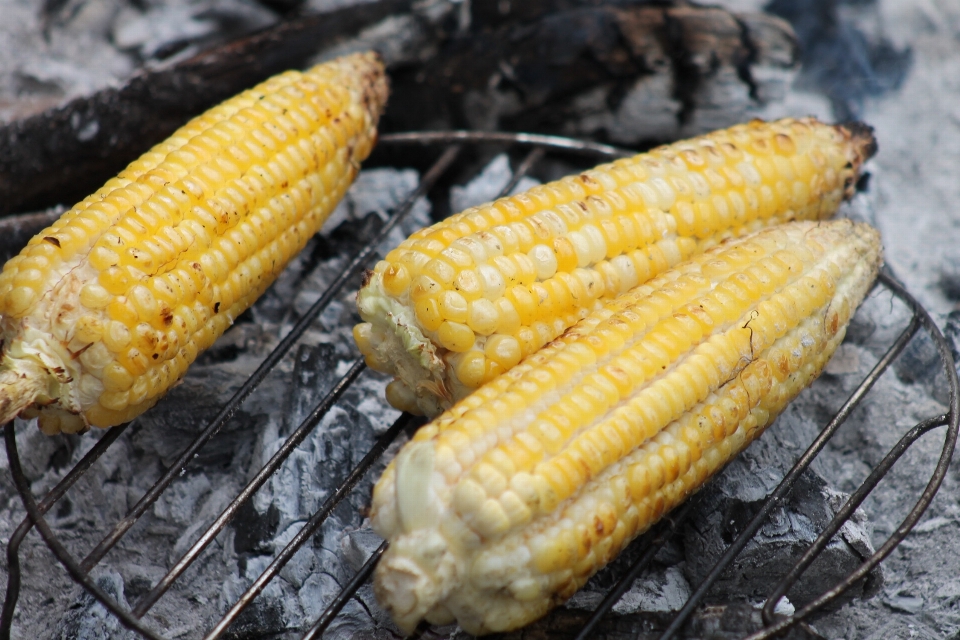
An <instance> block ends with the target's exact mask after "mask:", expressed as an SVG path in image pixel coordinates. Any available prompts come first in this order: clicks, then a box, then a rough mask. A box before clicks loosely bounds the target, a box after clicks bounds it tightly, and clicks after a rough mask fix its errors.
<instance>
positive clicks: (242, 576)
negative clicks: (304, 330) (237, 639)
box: [222, 343, 399, 638]
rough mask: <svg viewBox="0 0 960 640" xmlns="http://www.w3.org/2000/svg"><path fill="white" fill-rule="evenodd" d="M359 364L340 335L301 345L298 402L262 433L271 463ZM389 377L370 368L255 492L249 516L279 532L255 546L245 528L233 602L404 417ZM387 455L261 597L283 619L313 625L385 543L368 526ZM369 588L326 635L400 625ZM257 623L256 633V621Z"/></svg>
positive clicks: (292, 384)
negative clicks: (341, 346) (339, 344)
mask: <svg viewBox="0 0 960 640" xmlns="http://www.w3.org/2000/svg"><path fill="white" fill-rule="evenodd" d="M354 357H355V356H354ZM351 364H352V359H350V360H347V359H343V358H342V357H340V356H338V354H337V351H336V350H335V349H334V348H333V346H332V345H330V344H325V343H321V344H317V345H312V346H309V345H305V346H302V347H300V348H299V350H298V352H297V355H296V357H295V364H294V368H293V372H292V375H291V377H290V380H289V391H288V397H287V399H286V402H285V406H286V407H288V409H287V410H286V411H284V412H283V413H285V414H287V415H283V416H281V415H277V414H274V415H273V416H271V418H270V420H269V421H268V423H267V424H266V425H265V428H264V429H262V431H261V433H260V435H259V442H258V444H257V447H256V450H257V456H258V457H259V459H260V461H261V462H266V461H267V459H269V457H270V456H271V455H273V453H274V452H275V451H276V450H277V448H278V447H279V446H281V444H282V442H283V439H284V437H285V435H286V434H287V433H288V432H289V431H290V430H291V429H293V428H296V426H298V425H299V423H300V422H301V421H302V420H303V419H304V418H305V417H306V416H308V415H309V414H310V413H311V412H312V411H313V409H314V407H315V406H316V405H317V403H318V402H319V401H320V400H321V399H322V398H323V397H324V396H325V395H326V393H327V392H328V391H329V388H330V387H331V386H332V385H333V383H334V382H335V380H336V379H338V378H339V377H340V376H342V375H343V374H344V373H345V372H346V370H347V369H348V368H349V366H350V365H351ZM384 384H385V380H383V379H382V376H379V375H374V374H372V373H370V372H367V373H365V374H364V375H362V376H361V378H360V380H358V381H357V382H356V383H355V384H354V385H352V386H351V387H349V388H348V389H347V391H346V392H345V394H344V395H343V397H342V399H341V400H340V402H339V403H338V404H337V405H336V406H335V407H334V408H333V409H331V410H330V412H329V413H327V414H326V415H325V416H324V418H323V419H322V420H321V421H320V423H319V424H318V425H317V426H316V427H315V428H314V429H313V430H312V431H311V432H310V433H309V434H308V435H307V437H306V439H305V440H304V442H303V443H302V444H301V445H300V446H299V447H298V448H297V449H296V450H295V451H294V452H293V453H292V454H291V455H290V457H289V458H288V459H287V461H286V462H285V463H284V465H283V466H282V467H281V468H280V470H278V471H277V472H276V473H275V474H274V475H273V476H271V478H270V479H269V480H268V482H267V484H266V485H265V486H264V487H263V489H262V490H261V491H260V492H259V493H258V494H257V495H256V496H255V498H254V500H253V501H252V503H251V507H250V509H249V513H248V514H247V516H245V517H249V519H250V521H252V522H254V523H263V522H264V521H269V524H270V525H271V528H272V529H273V532H270V531H267V530H264V529H261V533H260V534H259V535H258V536H257V541H256V545H255V546H254V547H252V548H247V547H250V544H249V541H247V540H246V539H245V538H244V537H243V536H240V535H239V534H235V535H234V539H233V548H234V551H236V552H238V553H240V554H241V558H240V559H241V563H240V565H238V567H239V569H240V571H239V572H238V573H237V574H236V575H234V576H231V577H230V578H229V579H228V581H227V584H226V586H225V588H224V594H223V596H222V605H223V606H224V607H226V606H229V605H230V604H232V603H233V602H234V601H236V599H237V598H239V596H240V594H241V593H242V592H243V590H244V589H246V587H247V586H248V585H249V584H250V583H251V582H252V581H253V580H255V579H256V577H257V576H258V575H259V574H260V573H261V572H262V571H263V570H264V569H265V568H266V566H267V565H268V564H269V562H270V560H271V559H272V554H275V553H277V552H279V550H280V549H282V548H283V547H284V546H285V545H287V544H288V543H289V542H290V541H291V540H292V539H293V537H294V536H295V535H296V534H297V533H298V532H299V531H300V529H301V528H302V526H303V524H304V522H305V520H306V518H308V517H309V515H310V514H312V513H314V512H315V511H316V510H317V509H318V508H319V507H320V506H321V504H322V503H323V502H324V501H325V500H326V499H328V498H329V497H330V496H331V495H332V493H333V491H334V490H335V489H336V488H337V487H338V486H339V485H340V484H341V483H342V482H343V480H344V478H346V476H347V475H348V474H349V473H350V471H351V470H352V469H353V468H354V467H355V466H356V465H357V463H359V461H360V459H361V458H362V457H363V456H364V455H365V453H366V452H367V451H368V450H369V449H370V448H371V447H372V446H373V444H374V441H375V439H376V437H377V435H378V434H379V433H381V432H382V431H383V430H384V429H385V428H386V427H387V426H389V424H392V422H393V421H394V420H395V419H396V417H398V416H399V412H397V411H395V410H393V409H392V408H390V407H389V406H388V405H387V404H386V401H385V400H384V399H383V386H384ZM384 464H385V462H382V461H381V462H380V463H379V464H378V465H377V466H376V468H374V469H372V470H371V471H370V472H369V473H368V474H367V476H366V477H365V478H364V479H363V480H362V481H361V482H360V484H359V486H358V487H357V488H356V489H355V490H354V491H353V492H352V493H351V494H350V496H349V497H348V498H347V499H346V500H345V501H344V502H342V503H341V504H340V505H339V506H338V507H337V508H335V509H334V510H333V512H332V514H331V515H330V517H329V519H328V520H327V521H325V522H324V524H323V525H322V527H321V529H320V531H319V532H318V533H317V534H316V535H315V536H314V537H313V539H312V540H311V541H310V542H309V543H308V544H307V548H306V549H304V550H301V551H300V552H299V553H297V554H296V555H295V556H294V557H293V558H292V559H291V561H290V562H289V563H288V564H287V565H286V566H285V567H284V568H283V569H282V570H281V572H280V575H279V578H278V579H277V580H274V581H273V582H271V583H270V585H269V586H268V587H267V589H266V590H265V591H264V593H263V595H262V596H261V597H260V600H263V601H264V602H266V603H270V606H275V607H277V608H278V610H279V611H280V612H281V614H282V615H281V619H282V625H281V626H282V627H283V628H288V629H289V628H301V627H304V626H309V625H310V624H312V623H313V621H314V620H315V619H316V618H317V617H318V616H319V615H320V613H321V612H322V611H323V609H324V608H325V607H326V606H327V605H328V604H329V603H330V602H331V601H332V600H333V598H335V597H336V595H337V593H338V592H339V591H340V589H341V588H342V587H343V586H344V585H345V584H346V583H347V581H349V580H350V578H352V576H353V574H354V573H355V571H356V567H357V563H360V564H362V562H364V561H365V560H366V557H367V556H368V554H369V553H370V552H371V551H372V550H371V549H370V546H371V545H378V544H379V542H376V541H375V540H374V539H369V536H370V535H371V534H372V532H370V531H369V529H365V528H361V527H362V525H363V524H364V521H363V515H362V514H363V513H364V512H365V510H366V507H367V506H368V503H369V495H370V492H371V490H372V484H373V481H374V480H375V479H376V477H377V476H378V474H379V472H380V471H381V470H382V468H383V466H384ZM361 532H362V533H361ZM374 538H375V536H374ZM238 543H239V544H238ZM375 548H376V546H373V549H375ZM263 554H266V555H263ZM364 593H365V596H364V595H362V594H361V595H360V596H358V597H359V598H360V599H356V598H355V599H353V600H351V602H350V603H348V604H347V606H346V607H345V609H344V611H343V613H342V614H341V615H340V616H339V617H338V618H337V620H336V622H335V624H334V625H333V626H332V627H331V629H330V630H329V631H328V632H327V634H326V635H325V637H337V638H339V637H343V638H347V637H355V636H356V634H358V633H361V632H364V633H365V632H371V630H374V631H376V630H378V629H380V630H381V631H376V632H377V633H381V632H382V633H387V632H386V631H382V629H384V628H387V629H392V628H393V627H392V626H390V623H389V620H388V618H387V616H386V615H385V614H384V613H383V612H382V611H380V610H379V608H377V607H376V604H375V599H374V598H373V596H372V593H366V592H364ZM364 598H365V599H364ZM268 622H271V624H273V621H268ZM250 624H253V623H250ZM384 625H387V626H386V627H384ZM248 628H249V629H250V632H251V633H252V632H253V629H254V627H252V626H249V627H248ZM256 632H257V633H261V634H265V633H274V632H276V628H274V627H272V626H269V625H267V626H263V627H260V628H258V629H257V631H256ZM387 635H389V634H387ZM385 637H386V636H385Z"/></svg>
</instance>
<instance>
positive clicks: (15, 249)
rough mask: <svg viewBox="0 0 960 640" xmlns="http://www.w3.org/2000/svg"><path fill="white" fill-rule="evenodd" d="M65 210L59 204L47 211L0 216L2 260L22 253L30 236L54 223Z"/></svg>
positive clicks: (0, 259)
mask: <svg viewBox="0 0 960 640" xmlns="http://www.w3.org/2000/svg"><path fill="white" fill-rule="evenodd" d="M65 210H66V207H64V206H62V205H58V206H56V207H51V208H50V209H48V210H46V211H38V212H36V213H24V214H20V215H15V216H7V217H4V218H0V262H4V263H5V262H6V261H7V260H9V259H10V258H12V257H13V256H15V255H17V254H18V253H20V250H21V249H23V248H24V247H25V246H27V242H28V241H29V240H30V238H32V237H33V236H35V235H37V233H39V232H40V231H42V230H43V229H46V228H47V227H49V226H50V225H51V224H53V223H54V222H55V221H56V220H57V218H59V217H60V216H61V215H62V214H63V212H64V211H65Z"/></svg>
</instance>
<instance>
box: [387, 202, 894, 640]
mask: <svg viewBox="0 0 960 640" xmlns="http://www.w3.org/2000/svg"><path fill="white" fill-rule="evenodd" d="M689 189H690V190H691V192H694V191H696V189H697V185H696V184H694V183H691V185H689ZM787 256H790V257H791V258H792V259H787ZM879 263H880V242H879V235H878V234H877V233H876V231H874V230H873V229H871V228H870V227H869V226H868V225H865V224H856V223H853V222H851V221H849V220H838V221H835V222H822V223H817V222H810V221H806V222H792V223H788V224H785V225H779V226H774V227H771V228H767V229H765V230H762V231H760V232H758V233H756V234H754V235H749V236H746V237H744V238H741V239H739V240H736V241H733V242H730V243H725V244H721V245H719V246H716V247H714V248H712V249H709V250H707V251H706V252H705V253H702V254H699V255H697V256H694V257H693V258H692V259H691V260H689V261H687V262H684V263H682V264H680V265H678V266H676V267H675V268H674V269H672V270H670V271H667V272H666V273H664V274H662V275H660V276H658V277H656V278H654V279H653V280H651V281H650V282H649V283H647V284H646V285H641V286H639V287H637V288H635V289H633V290H631V291H629V292H627V293H625V294H622V295H620V296H619V297H617V298H615V299H613V300H612V301H608V302H606V303H605V304H604V305H603V306H602V307H601V308H599V309H597V310H596V311H594V312H593V313H592V314H590V315H588V316H587V317H586V318H584V320H582V321H581V322H580V323H579V324H577V325H575V326H574V327H573V328H571V329H570V330H568V331H567V332H566V333H564V335H563V336H561V337H560V338H558V339H556V340H554V341H553V342H552V343H551V344H550V345H549V346H547V347H545V348H544V349H542V350H541V351H539V352H537V353H536V354H534V355H532V356H529V357H527V358H526V359H525V360H523V361H521V362H520V363H519V364H517V365H516V366H514V367H513V369H512V370H511V371H510V372H509V373H508V374H506V375H503V376H501V377H499V378H497V379H496V380H495V381H493V382H491V383H488V384H486V385H484V386H483V387H481V388H480V389H478V390H477V391H476V392H475V393H474V394H473V395H472V396H469V397H468V398H466V399H464V400H462V401H460V403H458V404H456V405H454V406H453V407H452V408H451V409H450V410H449V411H447V412H446V413H444V414H442V415H441V416H440V417H439V418H438V419H437V420H436V421H435V422H433V423H431V424H430V425H427V426H426V427H424V429H423V430H422V431H421V432H419V433H418V434H417V435H415V436H414V438H413V440H412V441H411V442H410V443H408V444H407V445H406V446H405V447H404V448H403V449H401V451H400V453H399V454H398V456H397V459H396V460H395V461H394V462H392V463H391V464H390V465H389V466H388V467H387V470H386V472H385V473H384V475H383V477H382V478H381V479H380V481H379V482H378V484H377V487H376V489H375V490H374V501H373V509H372V520H373V526H374V528H375V529H376V530H377V532H378V533H380V534H381V535H382V536H383V537H384V538H385V539H387V540H388V541H389V542H390V547H389V550H388V551H387V552H386V553H385V554H384V556H383V558H382V559H381V561H380V564H379V565H378V567H377V570H376V574H375V579H374V590H375V592H376V594H377V597H378V599H379V601H380V603H381V604H382V605H383V606H384V607H385V608H386V609H387V610H388V611H389V612H390V613H391V614H392V616H393V618H394V620H395V621H396V623H397V624H398V625H399V626H400V627H401V628H402V629H404V630H410V629H412V628H414V627H415V626H416V625H417V624H418V622H419V621H420V620H421V619H424V618H426V619H428V620H429V619H433V617H434V616H436V615H437V614H438V612H441V611H442V612H444V614H445V615H447V616H448V618H449V617H450V616H452V617H453V618H455V619H456V620H457V621H458V622H459V623H460V624H461V626H462V627H463V628H464V630H465V631H467V632H468V633H472V634H477V635H480V634H485V633H494V632H503V631H509V630H511V629H514V628H516V627H518V626H521V625H523V624H526V623H528V622H530V621H532V620H534V619H536V618H537V617H539V616H540V615H542V614H544V613H545V612H546V611H548V610H549V609H550V608H551V607H553V606H555V605H556V604H557V603H558V602H562V601H563V600H565V599H566V598H569V597H570V596H571V595H572V594H573V593H574V591H575V590H576V589H577V588H579V587H580V586H582V585H583V584H584V583H585V582H586V581H587V580H588V579H589V578H590V576H591V575H593V574H594V573H595V572H596V571H598V570H599V569H600V568H601V567H602V566H603V565H604V564H606V563H607V562H609V561H610V560H612V559H613V557H614V556H615V555H616V554H617V553H619V552H620V550H622V549H623V548H624V547H625V546H626V545H627V544H628V543H629V542H630V541H631V540H632V539H633V538H635V537H636V536H638V535H639V534H641V533H642V532H643V531H645V530H646V529H647V528H649V527H650V526H651V525H652V524H653V523H654V522H656V520H657V519H658V518H660V517H661V516H662V515H663V514H664V513H666V512H667V511H668V510H669V509H672V508H673V507H675V506H676V505H677V504H679V503H680V502H681V501H682V500H683V499H685V497H686V496H688V495H690V494H691V493H693V492H695V491H696V490H697V489H698V488H699V487H700V486H701V485H702V483H703V482H705V481H706V479H707V477H708V476H709V474H711V473H713V472H714V471H716V470H717V469H719V468H720V467H721V466H722V465H723V464H724V462H726V461H728V460H729V459H730V458H731V457H732V456H734V455H736V454H737V453H738V452H739V451H740V450H742V449H743V448H744V447H746V446H747V444H749V443H750V441H751V440H752V439H754V438H756V437H757V436H758V435H759V434H760V433H761V432H762V430H763V428H764V427H765V426H766V425H767V424H769V423H770V421H772V420H773V418H774V417H775V416H776V415H777V414H778V413H779V412H780V411H782V410H783V409H784V407H785V406H786V404H787V402H789V401H790V400H791V399H792V398H793V397H794V396H796V395H797V394H798V393H799V392H800V390H801V389H802V388H803V387H804V386H805V385H806V384H808V383H809V382H810V381H811V380H813V379H814V378H815V377H816V376H817V375H818V373H819V372H820V371H821V370H822V369H823V367H824V365H825V364H826V362H827V360H828V359H829V357H830V355H831V354H832V353H833V351H834V350H835V349H836V347H837V346H838V345H839V343H840V342H841V340H842V339H843V335H844V332H845V327H846V323H847V322H848V321H849V319H850V315H851V314H852V313H853V310H854V309H855V308H856V307H857V305H858V304H859V303H860V301H861V300H862V299H863V297H864V296H865V295H866V293H867V291H868V290H869V288H870V286H871V284H872V282H873V279H874V277H875V276H876V273H877V270H878V268H879ZM788 265H789V268H788ZM719 292H723V293H724V295H723V296H717V293H719ZM705 302H709V303H710V304H708V305H704V303H705ZM703 306H706V307H707V310H706V311H705V310H704V309H703V308H702V307H703ZM799 309H803V311H804V313H802V314H801V313H799V312H798V310H799ZM706 314H709V315H710V316H712V317H710V318H709V319H708V320H704V319H703V318H702V317H701V316H702V315H706ZM521 331H522V330H521ZM501 351H503V352H506V351H511V352H512V353H514V354H515V353H516V351H517V347H516V346H514V345H513V344H512V343H510V342H507V341H506V340H504V339H499V338H498V337H497V335H496V334H495V335H493V336H490V337H488V338H487V339H486V342H485V346H484V354H485V355H487V356H488V357H494V356H495V355H496V354H497V353H498V352H501ZM473 353H474V352H463V353H458V354H457V355H456V356H455V358H453V361H454V362H456V363H457V367H458V373H460V369H461V368H462V369H463V371H462V372H463V374H464V375H465V376H467V377H473V376H475V375H476V371H475V370H473V369H472V365H469V366H468V365H464V363H472V362H473V361H472V360H471V359H470V358H471V357H472V356H473ZM481 357H482V356H481ZM441 453H442V456H441ZM441 458H442V460H444V461H448V462H445V463H444V464H443V470H442V472H441V473H436V472H435V470H438V467H437V465H438V464H440V460H441ZM454 461H455V462H454ZM395 467H396V468H400V469H403V470H404V472H403V473H395V472H394V471H392V469H394V468H395ZM414 469H416V470H415V471H414ZM397 514H399V519H398V518H397V517H396V516H397ZM402 523H410V524H409V525H408V526H403V524H402ZM413 523H415V524H413Z"/></svg>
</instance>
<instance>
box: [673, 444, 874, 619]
mask: <svg viewBox="0 0 960 640" xmlns="http://www.w3.org/2000/svg"><path fill="white" fill-rule="evenodd" d="M758 471H759V469H757V468H755V467H753V466H752V465H748V464H746V463H745V461H743V460H742V459H737V460H735V461H734V462H732V463H731V464H730V465H729V466H728V468H727V470H726V471H725V472H724V474H723V475H722V476H721V477H720V479H719V481H718V482H717V483H715V484H714V485H713V486H711V487H710V488H708V489H706V491H707V492H708V493H707V495H706V496H704V501H703V504H704V505H709V507H708V508H707V509H705V510H702V511H699V512H698V513H697V514H696V515H695V516H694V518H693V520H692V522H691V523H690V525H689V526H687V527H685V529H684V547H685V549H686V552H687V558H686V559H687V562H686V565H685V567H684V570H685V574H686V576H687V578H688V579H689V580H690V582H691V583H693V584H697V583H699V582H702V580H703V578H704V577H706V575H707V573H709V571H710V570H711V569H712V567H713V566H714V564H715V563H716V561H717V560H718V559H719V558H720V556H721V555H722V554H723V552H724V551H725V550H726V548H727V547H728V546H729V545H730V544H731V543H732V542H733V540H734V539H735V538H736V536H737V535H738V534H739V533H740V531H742V529H743V528H744V527H745V526H746V524H747V522H749V520H750V519H751V518H752V517H753V515H754V514H755V513H756V511H757V510H758V509H759V504H758V502H757V501H756V500H755V499H751V498H752V497H753V495H752V494H754V492H756V491H757V489H758V488H759V487H757V486H756V483H753V482H752V481H751V478H753V477H756V476H757V472H758ZM751 485H753V486H751ZM763 489H766V487H763ZM834 496H835V494H833V492H831V491H829V490H828V488H827V486H826V483H825V482H824V481H823V479H822V478H820V477H819V476H817V475H815V474H813V473H810V472H807V473H805V474H804V475H803V476H802V477H801V479H800V481H799V482H798V483H797V485H796V487H795V488H794V490H793V492H792V493H791V495H790V497H789V498H788V499H787V501H786V502H785V503H784V505H783V506H782V507H780V508H776V509H774V510H773V512H772V513H771V514H770V516H769V517H768V518H767V520H766V523H765V524H764V525H763V527H761V529H760V531H759V532H758V533H757V535H756V536H755V537H754V538H753V540H751V542H750V543H748V544H747V546H746V548H745V549H744V550H743V551H742V552H741V553H740V555H739V556H738V557H737V558H736V560H734V562H733V563H732V565H731V566H730V567H729V569H727V571H725V572H724V574H723V575H722V576H721V578H720V579H719V580H718V581H717V583H716V584H715V586H714V587H713V588H712V590H711V595H710V596H708V598H711V599H712V600H714V601H720V602H729V601H730V600H736V599H745V600H757V599H762V598H763V596H764V594H767V593H769V592H770V591H771V590H772V589H773V587H774V586H775V585H776V584H777V583H778V582H779V580H780V578H781V577H782V576H783V574H784V572H785V570H786V568H787V567H790V566H792V565H793V564H794V562H796V561H797V560H798V559H799V557H800V555H802V553H803V552H804V551H805V550H806V549H807V547H809V545H810V544H811V543H812V542H813V541H814V540H815V539H816V537H817V534H818V533H819V532H820V531H821V530H822V529H823V527H824V526H825V525H826V524H827V522H829V520H830V519H831V518H832V517H833V515H834V510H833V509H832V508H831V506H830V503H831V498H834ZM872 553H873V547H872V545H871V544H870V539H869V535H868V534H867V532H866V531H865V530H864V528H863V525H862V521H861V522H858V521H857V520H850V521H848V522H847V523H846V524H845V525H844V528H843V529H841V531H840V532H839V535H838V537H837V538H835V539H834V540H833V541H831V542H830V543H829V544H828V545H827V548H826V549H824V551H823V553H822V554H821V555H820V557H818V558H817V560H815V561H814V563H813V564H812V565H811V566H810V567H809V568H808V569H807V571H806V572H805V573H804V575H803V576H802V577H801V579H800V580H799V581H798V582H797V583H796V585H795V586H793V587H792V588H791V589H790V590H789V591H788V592H787V595H788V597H789V598H790V600H791V602H794V603H796V604H797V605H801V606H802V605H804V604H806V603H808V602H810V601H811V600H813V599H814V598H816V597H817V596H819V595H820V594H821V593H823V592H824V591H826V590H827V589H830V588H832V587H833V586H834V585H835V584H836V583H838V582H840V581H841V580H843V579H844V578H845V577H846V576H847V575H848V574H849V573H850V572H851V571H853V570H854V569H856V568H857V567H858V566H859V565H860V564H861V563H862V562H863V560H864V559H865V557H867V556H869V555H870V554H872ZM881 576H882V573H881V572H880V571H875V572H874V573H873V574H872V575H871V576H869V577H868V578H867V579H866V581H865V582H862V583H861V584H860V585H858V586H856V587H854V588H853V589H851V590H850V591H848V592H847V594H845V596H844V597H843V598H842V599H843V601H849V600H850V599H851V598H854V597H859V598H864V597H870V596H872V595H874V594H876V593H877V591H878V590H879V587H880V586H881V585H882V577H881Z"/></svg>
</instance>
